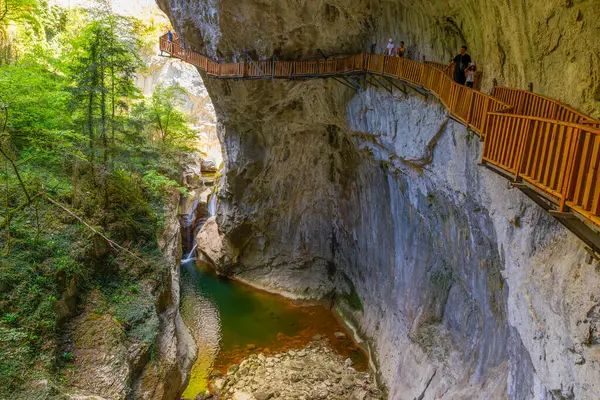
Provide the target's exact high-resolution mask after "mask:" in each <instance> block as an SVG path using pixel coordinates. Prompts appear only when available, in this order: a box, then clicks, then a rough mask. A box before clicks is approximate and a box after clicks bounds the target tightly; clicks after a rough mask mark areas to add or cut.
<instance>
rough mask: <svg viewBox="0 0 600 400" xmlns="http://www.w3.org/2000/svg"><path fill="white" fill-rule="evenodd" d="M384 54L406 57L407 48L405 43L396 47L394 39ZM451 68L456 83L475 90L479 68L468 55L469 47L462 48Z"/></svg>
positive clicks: (453, 60) (390, 40)
mask: <svg viewBox="0 0 600 400" xmlns="http://www.w3.org/2000/svg"><path fill="white" fill-rule="evenodd" d="M383 54H384V55H386V56H392V57H405V56H406V47H404V42H400V46H398V47H396V45H394V39H392V38H389V39H388V43H387V46H386V47H385V51H384V53H383ZM451 67H454V74H453V78H454V81H455V82H457V83H460V84H461V85H466V86H468V87H470V88H473V86H474V84H475V76H476V71H477V66H476V65H475V62H474V61H472V60H471V56H470V55H468V54H467V46H462V47H461V48H460V54H458V55H457V56H456V57H454V59H452V61H451V62H450V65H449V66H448V68H451Z"/></svg>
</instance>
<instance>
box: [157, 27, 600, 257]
mask: <svg viewBox="0 0 600 400" xmlns="http://www.w3.org/2000/svg"><path fill="white" fill-rule="evenodd" d="M160 49H161V51H162V52H165V53H168V54H170V55H171V56H173V57H176V58H179V59H181V60H184V61H186V62H188V63H190V64H192V65H194V66H196V67H198V68H200V69H202V70H203V71H205V72H206V74H207V75H208V76H209V77H213V78H220V79H314V78H334V79H340V82H341V83H344V84H346V85H349V86H351V87H353V86H354V85H353V84H352V83H351V82H350V81H347V80H346V81H344V80H345V79H347V78H348V77H351V76H353V75H365V74H367V75H372V76H373V77H375V78H377V77H381V78H383V79H382V80H384V79H390V81H389V82H390V85H393V82H392V81H391V79H398V80H401V81H403V82H404V83H407V84H409V85H411V86H413V87H416V88H417V89H425V90H426V91H428V92H430V93H432V94H433V95H435V96H436V97H437V98H438V99H439V100H440V101H441V102H442V103H443V104H444V106H445V107H446V108H447V109H448V111H449V113H450V114H451V115H452V116H453V117H454V118H455V119H456V120H458V121H459V122H461V123H462V124H464V125H465V126H466V127H467V128H469V129H471V130H473V131H474V132H476V133H477V134H478V135H479V136H480V138H481V140H482V141H483V157H482V164H483V165H485V166H486V167H488V168H490V169H492V170H494V171H495V172H498V173H500V174H501V175H503V176H505V177H507V178H509V179H511V180H512V181H513V185H514V186H515V187H517V188H519V189H521V190H522V191H523V192H525V193H526V194H527V195H528V196H530V197H531V198H532V199H533V200H534V201H536V202H537V203H538V204H539V205H540V206H542V207H544V209H546V210H547V211H548V212H549V213H550V214H552V215H553V216H554V217H556V218H557V219H558V220H559V221H560V222H561V223H563V224H564V225H565V226H567V228H569V229H570V230H571V231H573V232H574V233H575V234H576V235H577V236H579V237H580V238H581V239H582V240H583V241H584V242H585V243H586V244H587V245H588V246H589V247H590V248H591V249H592V250H593V251H592V253H593V254H594V256H595V257H598V255H600V121H597V120H594V119H593V118H591V117H589V116H587V115H584V114H582V113H580V112H578V111H577V110H575V109H573V108H571V107H569V106H566V105H564V104H561V103H559V102H558V101H556V100H553V99H550V98H547V97H544V96H540V95H538V94H535V93H532V92H528V91H524V90H520V89H511V88H505V87H496V88H494V90H493V92H492V94H491V95H487V94H484V93H482V92H480V91H478V90H474V89H470V88H468V87H466V86H463V85H460V84H457V83H456V82H454V81H453V79H452V78H451V77H450V76H449V74H448V73H447V71H445V66H444V65H443V64H439V63H434V62H424V63H421V62H417V61H413V60H409V59H406V58H398V57H388V56H383V55H378V54H370V53H361V54H356V55H352V56H349V57H344V58H330V59H327V60H318V61H280V60H276V59H273V60H270V61H256V62H254V61H250V62H240V63H230V64H220V63H215V62H213V61H211V60H210V59H208V58H207V57H205V56H203V55H201V54H199V53H197V52H194V51H190V50H186V49H184V48H183V47H182V46H181V45H180V43H178V42H177V41H175V42H169V41H168V40H167V38H166V36H163V37H161V39H160ZM342 79H344V80H342Z"/></svg>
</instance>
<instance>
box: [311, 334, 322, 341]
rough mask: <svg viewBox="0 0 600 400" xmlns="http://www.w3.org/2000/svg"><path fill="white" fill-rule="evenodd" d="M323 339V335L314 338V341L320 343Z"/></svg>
mask: <svg viewBox="0 0 600 400" xmlns="http://www.w3.org/2000/svg"><path fill="white" fill-rule="evenodd" d="M322 337H323V336H321V335H315V336H313V337H312V340H314V341H315V342H318V341H319V340H321V338H322Z"/></svg>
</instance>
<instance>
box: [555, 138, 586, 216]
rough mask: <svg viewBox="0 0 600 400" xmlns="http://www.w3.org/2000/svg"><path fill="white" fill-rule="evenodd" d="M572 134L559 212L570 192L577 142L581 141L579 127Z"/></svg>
mask: <svg viewBox="0 0 600 400" xmlns="http://www.w3.org/2000/svg"><path fill="white" fill-rule="evenodd" d="M573 136H574V137H572V138H571V145H570V146H569V153H568V158H567V169H566V171H565V176H564V177H563V187H562V188H561V191H560V204H559V207H558V211H559V212H565V205H566V202H567V196H568V195H569V193H570V192H571V185H572V183H571V181H572V180H573V169H574V168H575V163H576V161H577V160H576V157H575V155H576V153H577V149H578V148H579V142H580V141H581V129H577V130H575V131H574V132H573Z"/></svg>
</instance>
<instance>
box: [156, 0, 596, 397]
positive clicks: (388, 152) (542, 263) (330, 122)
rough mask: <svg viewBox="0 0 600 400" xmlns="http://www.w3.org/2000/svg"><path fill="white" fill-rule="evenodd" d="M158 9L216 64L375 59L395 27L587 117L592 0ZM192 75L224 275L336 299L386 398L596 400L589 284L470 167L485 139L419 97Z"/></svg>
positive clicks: (198, 4)
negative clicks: (465, 47) (218, 171)
mask: <svg viewBox="0 0 600 400" xmlns="http://www.w3.org/2000/svg"><path fill="white" fill-rule="evenodd" d="M158 2H159V4H160V5H161V7H162V8H163V9H164V10H165V11H166V12H167V14H168V15H169V16H170V18H171V21H172V22H173V24H174V26H175V27H176V30H177V32H178V33H179V34H180V35H184V36H185V39H186V41H187V42H188V43H191V44H192V45H194V46H196V47H197V48H199V49H202V50H203V51H204V52H206V53H207V54H209V55H212V56H214V57H221V58H224V59H225V60H235V59H241V58H242V57H243V56H242V55H243V54H244V52H245V51H247V52H248V53H249V54H250V55H251V56H252V57H254V58H255V59H256V58H269V57H270V56H271V54H272V53H274V52H275V53H277V54H279V57H280V58H282V59H303V58H312V57H315V58H316V57H317V55H318V52H317V49H320V50H321V51H322V52H323V53H325V54H328V55H329V54H339V53H353V52H358V51H363V50H370V48H371V46H372V44H373V43H374V42H376V44H375V48H376V49H378V50H380V47H381V43H382V42H383V41H385V38H386V37H387V36H389V35H392V36H393V37H395V38H396V39H398V38H403V39H405V41H406V42H407V43H409V51H410V52H411V56H413V57H416V58H420V57H422V55H425V56H427V58H429V59H434V60H444V59H448V58H449V56H450V55H451V54H452V52H453V50H454V49H455V48H456V47H457V46H458V45H459V44H460V43H463V42H465V41H466V42H467V43H468V44H469V45H470V47H471V49H472V54H473V56H474V58H475V59H476V60H478V61H480V60H482V61H480V62H479V65H480V66H482V67H483V68H484V70H485V73H486V75H485V76H486V78H485V83H486V84H487V85H488V87H489V84H490V82H491V79H492V78H494V77H495V78H497V79H498V81H499V82H500V83H501V84H507V85H510V86H521V87H522V86H523V85H525V84H526V83H527V82H528V81H532V82H533V83H534V88H536V89H537V88H539V90H540V91H543V92H544V93H546V94H548V95H550V96H553V97H557V98H560V99H561V100H564V101H567V102H569V103H571V104H572V105H574V106H578V107H580V108H582V109H583V110H585V111H588V112H590V113H592V114H594V115H597V114H598V88H599V82H598V76H599V72H600V67H598V64H597V63H596V62H595V61H594V57H597V53H598V52H597V51H595V52H594V51H592V49H598V47H599V46H600V44H599V43H597V42H593V41H592V38H593V37H594V36H593V35H594V34H595V33H594V32H597V29H598V22H597V21H598V19H597V18H595V16H597V12H598V9H597V5H596V4H595V3H594V2H585V1H584V2H575V1H568V2H566V3H565V2H564V1H561V2H558V1H555V2H553V1H550V2H541V1H532V0H530V1H527V2H525V3H523V2H521V3H518V5H517V4H516V3H515V4H512V2H492V1H485V0H467V1H462V2H458V1H448V2H443V3H440V2H435V1H433V0H430V1H423V2H418V3H415V4H412V3H409V2H408V1H406V2H405V1H401V0H399V1H396V2H392V1H372V2H360V3H357V2H351V1H341V0H340V1H334V0H332V1H328V2H326V3H322V2H319V3H316V2H308V1H306V2H303V1H298V2H279V1H274V2H262V1H245V2H234V1H227V0H222V1H217V0H212V1H204V2H202V1H199V0H196V1H191V0H190V1H183V0H159V1H158ZM571 15H572V16H573V18H571ZM576 29H577V30H576ZM555 35H558V39H557V38H556V37H554V36H555ZM409 41H410V42H409ZM411 42H412V43H411ZM415 43H420V44H422V45H417V44H415ZM542 72H543V73H542ZM205 78H206V77H205ZM205 81H206V82H207V86H208V89H209V93H210V95H211V97H212V99H213V103H214V104H215V110H216V113H217V117H218V124H219V135H220V138H221V142H222V144H223V153H224V159H225V171H224V184H223V187H222V188H221V190H220V192H219V208H218V216H217V222H218V231H217V229H216V225H214V224H209V225H207V226H210V227H212V228H211V229H213V233H214V234H215V235H218V236H219V238H220V242H219V243H209V244H204V245H203V244H202V243H200V246H204V249H205V251H206V252H207V253H209V254H208V255H209V256H210V257H211V258H212V259H213V261H214V262H215V266H216V268H217V269H218V270H219V271H220V272H221V273H223V274H228V275H233V276H236V277H237V278H239V279H242V280H245V281H248V282H250V283H252V284H254V285H256V286H259V287H263V288H266V289H269V290H272V291H276V292H280V293H284V294H286V295H288V296H290V297H299V298H321V299H322V298H326V299H327V300H328V301H331V302H332V303H334V304H336V307H337V309H338V310H339V311H340V312H341V313H342V314H343V315H344V316H345V318H348V319H349V320H350V321H352V322H353V323H354V324H356V325H357V327H358V329H359V331H360V332H361V333H362V334H363V335H364V336H365V337H366V338H367V342H368V344H369V346H370V348H371V350H373V354H374V356H375V361H376V368H377V369H378V372H379V373H380V376H381V380H382V383H383V384H384V385H385V386H386V387H387V388H388V391H389V398H391V399H405V398H424V399H429V398H439V397H441V396H444V397H447V398H461V399H462V398H474V399H479V398H503V397H507V396H508V397H510V398H514V399H527V398H535V399H545V398H565V399H568V398H590V399H592V398H597V397H598V396H600V384H599V383H598V380H597V376H598V373H599V372H600V371H599V368H600V365H599V357H598V344H599V343H600V337H599V336H598V332H599V331H600V313H599V311H598V310H599V309H600V285H599V283H600V282H599V277H598V272H597V271H596V270H595V267H594V266H593V265H590V264H586V263H585V262H584V259H585V254H586V253H585V251H584V250H583V246H582V244H581V243H580V242H579V241H578V240H577V239H576V238H575V237H574V236H573V235H571V234H570V233H569V232H568V231H566V230H565V229H564V228H562V227H561V226H560V225H559V224H558V223H556V222H555V221H554V220H553V219H552V218H551V217H549V216H547V215H546V214H544V213H543V212H542V210H541V209H539V208H538V207H537V206H536V205H535V204H534V203H533V202H532V201H530V200H529V199H527V198H526V197H525V196H524V195H522V194H521V193H520V192H518V191H517V190H512V189H510V188H509V186H508V182H507V181H506V180H504V179H503V178H501V177H499V176H497V175H494V174H493V173H491V172H490V171H488V170H486V169H484V168H483V167H479V166H478V165H477V163H478V162H479V160H480V158H481V143H480V142H479V140H478V138H477V137H476V136H474V135H473V133H472V132H469V131H467V130H466V129H465V128H464V127H463V126H462V125H459V124H457V123H456V122H454V121H453V120H451V119H449V118H448V116H447V115H446V112H445V111H444V109H443V107H442V106H441V105H440V104H439V103H438V102H437V100H435V99H434V98H433V97H432V96H427V95H424V94H422V93H419V92H416V91H414V90H412V89H408V90H407V93H406V94H405V93H402V92H400V91H398V90H397V89H394V94H393V95H390V94H389V93H388V92H386V91H384V90H383V89H376V88H374V87H371V86H367V87H365V88H363V89H361V90H360V91H357V92H355V91H353V90H351V89H348V88H347V87H345V86H342V85H340V84H339V83H337V82H335V81H331V80H329V81H303V82H286V81H268V80H267V81H220V80H210V79H209V80H206V79H205ZM201 236H202V234H201ZM207 236H208V235H205V236H204V237H207ZM213 237H214V236H213Z"/></svg>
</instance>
